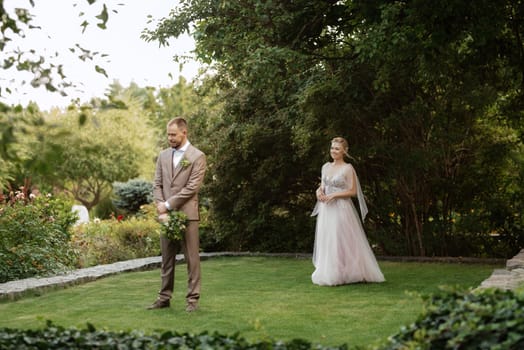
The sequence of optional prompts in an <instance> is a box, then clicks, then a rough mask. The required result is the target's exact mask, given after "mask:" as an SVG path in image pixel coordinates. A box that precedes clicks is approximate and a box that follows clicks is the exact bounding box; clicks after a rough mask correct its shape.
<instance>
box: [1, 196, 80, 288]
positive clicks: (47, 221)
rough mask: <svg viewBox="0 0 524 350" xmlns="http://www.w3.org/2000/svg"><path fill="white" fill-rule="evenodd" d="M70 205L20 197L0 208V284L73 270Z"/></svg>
mask: <svg viewBox="0 0 524 350" xmlns="http://www.w3.org/2000/svg"><path fill="white" fill-rule="evenodd" d="M77 218H78V216H77V214H76V213H73V212H71V203H69V202H68V201H66V200H63V199H60V198H55V197H51V196H38V197H35V198H33V199H31V200H29V199H27V198H25V197H24V196H23V195H22V194H21V193H18V194H16V195H15V197H13V199H12V200H11V201H10V203H9V204H5V205H3V206H1V207H0V282H7V281H11V280H16V279H22V278H28V277H35V276H46V275H51V274H56V273H58V272H61V271H64V270H67V269H70V268H72V267H74V263H75V261H76V257H75V254H74V251H73V250H72V249H71V246H70V245H69V242H70V229H71V227H72V226H73V224H74V223H75V221H76V220H77Z"/></svg>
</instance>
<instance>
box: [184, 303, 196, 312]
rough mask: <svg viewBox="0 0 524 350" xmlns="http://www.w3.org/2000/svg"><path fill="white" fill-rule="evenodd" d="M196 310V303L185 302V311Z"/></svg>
mask: <svg viewBox="0 0 524 350" xmlns="http://www.w3.org/2000/svg"><path fill="white" fill-rule="evenodd" d="M196 310H198V304H193V303H191V304H187V306H186V312H193V311H196Z"/></svg>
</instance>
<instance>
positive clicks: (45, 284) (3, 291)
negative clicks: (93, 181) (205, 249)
mask: <svg viewBox="0 0 524 350" xmlns="http://www.w3.org/2000/svg"><path fill="white" fill-rule="evenodd" d="M227 256H265V257H289V258H304V259H305V258H311V254H306V253H254V252H219V253H201V254H200V258H201V260H206V259H209V258H212V257H227ZM377 259H378V260H383V261H402V262H442V263H494V264H496V263H501V264H502V263H504V261H505V260H504V259H479V258H461V257H458V258H457V257H398V256H377ZM176 262H177V263H183V262H184V256H183V255H182V254H178V255H177V256H176ZM160 264H161V257H160V256H154V257H149V258H140V259H132V260H127V261H119V262H115V263H112V264H106V265H97V266H92V267H87V268H83V269H78V270H74V271H71V272H68V273H65V274H62V275H57V276H52V277H32V278H26V279H22V280H16V281H9V282H6V283H1V284H0V301H1V300H5V299H8V300H16V299H18V298H20V297H22V296H23V295H25V294H27V293H29V292H41V291H44V290H47V289H53V288H66V287H68V286H71V285H75V284H80V283H85V282H89V281H94V280H96V279H99V278H101V277H105V276H109V275H114V274H117V273H121V272H130V271H140V270H148V269H153V268H159V267H160ZM506 266H507V269H506V270H504V269H497V270H495V271H494V272H493V274H492V275H491V276H490V277H489V278H488V279H487V280H485V281H483V282H482V283H481V285H480V286H479V288H489V287H496V288H502V289H514V288H517V287H518V286H519V285H522V284H524V249H523V250H522V251H521V252H520V253H519V254H517V255H516V256H515V257H514V258H513V259H510V260H508V261H507V263H506Z"/></svg>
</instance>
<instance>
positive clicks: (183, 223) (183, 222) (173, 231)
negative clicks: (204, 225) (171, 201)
mask: <svg viewBox="0 0 524 350" xmlns="http://www.w3.org/2000/svg"><path fill="white" fill-rule="evenodd" d="M187 221H188V220H187V215H186V214H185V213H184V212H182V211H174V210H172V211H170V212H169V213H168V214H165V217H164V218H161V223H162V231H161V234H162V235H164V236H165V237H166V238H168V239H170V240H172V241H180V240H181V239H183V238H184V232H185V231H186V227H187Z"/></svg>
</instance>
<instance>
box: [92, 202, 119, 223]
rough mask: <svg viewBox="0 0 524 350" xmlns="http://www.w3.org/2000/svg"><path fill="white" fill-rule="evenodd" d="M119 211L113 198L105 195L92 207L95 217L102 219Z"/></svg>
mask: <svg viewBox="0 0 524 350" xmlns="http://www.w3.org/2000/svg"><path fill="white" fill-rule="evenodd" d="M116 212H117V209H116V207H115V205H114V204H113V200H112V199H111V198H108V197H104V198H102V199H101V200H100V202H98V204H97V205H96V206H95V207H94V208H93V209H92V213H93V217H95V218H99V219H102V220H105V219H109V218H111V216H112V215H114V214H115V213H116Z"/></svg>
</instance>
